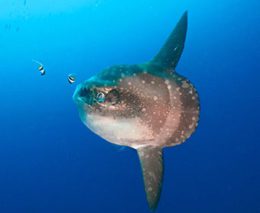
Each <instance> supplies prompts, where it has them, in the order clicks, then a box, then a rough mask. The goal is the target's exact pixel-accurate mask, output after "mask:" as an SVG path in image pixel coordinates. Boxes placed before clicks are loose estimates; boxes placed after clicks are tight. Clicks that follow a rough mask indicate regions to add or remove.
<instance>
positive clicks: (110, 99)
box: [106, 89, 119, 104]
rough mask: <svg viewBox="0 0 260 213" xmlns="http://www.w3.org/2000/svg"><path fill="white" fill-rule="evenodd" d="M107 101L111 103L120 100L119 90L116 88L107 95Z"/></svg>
mask: <svg viewBox="0 0 260 213" xmlns="http://www.w3.org/2000/svg"><path fill="white" fill-rule="evenodd" d="M106 101H107V102H109V103H111V104H116V103H118V102H119V92H118V91H117V90H116V89H113V90H111V91H110V92H109V93H108V94H107V95H106Z"/></svg>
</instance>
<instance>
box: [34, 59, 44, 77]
mask: <svg viewBox="0 0 260 213" xmlns="http://www.w3.org/2000/svg"><path fill="white" fill-rule="evenodd" d="M33 62H34V63H36V64H38V65H39V66H38V70H39V71H40V73H41V75H45V74H46V70H45V69H44V67H43V64H42V63H41V62H39V61H36V60H33Z"/></svg>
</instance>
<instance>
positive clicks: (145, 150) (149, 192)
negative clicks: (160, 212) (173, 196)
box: [137, 146, 163, 210]
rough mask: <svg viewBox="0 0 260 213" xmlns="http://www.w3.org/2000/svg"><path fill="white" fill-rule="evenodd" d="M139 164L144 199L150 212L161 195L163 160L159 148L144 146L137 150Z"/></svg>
mask: <svg viewBox="0 0 260 213" xmlns="http://www.w3.org/2000/svg"><path fill="white" fill-rule="evenodd" d="M137 152H138V156H139V159H140V162H141V166H142V171H143V179H144V186H145V192H146V198H147V201H148V204H149V207H150V209H151V210H155V209H156V207H157V205H158V202H159V199H160V194H161V186H162V178H163V158H162V149H161V148H160V147H152V146H146V147H142V148H139V149H137Z"/></svg>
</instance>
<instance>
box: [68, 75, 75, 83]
mask: <svg viewBox="0 0 260 213" xmlns="http://www.w3.org/2000/svg"><path fill="white" fill-rule="evenodd" d="M76 79H77V77H76V75H75V74H69V75H68V82H69V83H70V84H73V83H75V82H76Z"/></svg>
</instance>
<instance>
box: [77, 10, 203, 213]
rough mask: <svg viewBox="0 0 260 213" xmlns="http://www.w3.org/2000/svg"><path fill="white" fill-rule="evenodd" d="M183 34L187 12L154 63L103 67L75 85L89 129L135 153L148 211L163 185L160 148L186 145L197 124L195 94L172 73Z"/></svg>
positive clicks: (197, 101) (190, 85)
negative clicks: (103, 68) (127, 147)
mask: <svg viewBox="0 0 260 213" xmlns="http://www.w3.org/2000/svg"><path fill="white" fill-rule="evenodd" d="M186 31H187V12H186V13H184V15H183V16H182V18H181V19H180V21H179V22H178V24H177V26H176V27H175V29H174V30H173V32H172V33H171V35H170V37H169V38H168V40H167V41H166V43H165V45H164V46H163V48H162V49H161V50H160V51H159V53H158V54H157V55H156V56H155V57H154V59H153V60H151V61H150V62H148V63H145V64H139V65H118V66H112V67H110V68H107V69H105V70H103V71H102V72H100V73H99V74H97V75H95V76H93V77H91V78H90V79H88V80H86V81H85V82H83V83H82V84H80V85H78V87H77V89H76V91H75V93H74V95H73V99H74V101H75V103H76V104H77V106H78V109H79V113H80V118H81V120H82V122H83V123H84V124H85V125H86V126H87V127H88V128H89V129H91V130H92V131H93V132H94V133H96V134H98V135H99V136H101V137H102V138H104V139H105V140H107V141H109V142H110V143H113V144H117V145H122V146H129V147H132V148H134V149H136V150H137V153H138V156H139V159H140V162H141V165H142V172H143V179H144V185H145V191H146V196H147V201H148V204H149V207H150V209H152V210H154V209H156V207H157V204H158V202H159V198H160V192H161V186H162V179H163V154H162V148H164V147H170V146H175V145H178V144H181V143H183V142H184V141H186V140H187V139H188V138H189V137H190V136H191V134H192V133H193V132H194V131H195V129H196V127H197V125H198V120H199V111H200V106H199V97H198V93H197V91H196V89H195V88H194V86H193V85H192V84H191V83H190V81H189V80H187V79H186V78H185V77H183V76H181V75H179V74H178V73H177V72H176V71H175V67H176V66H177V64H178V61H179V59H180V57H181V54H182V51H183V48H184V42H185V38H186Z"/></svg>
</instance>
